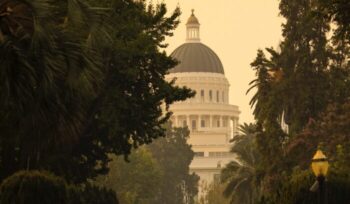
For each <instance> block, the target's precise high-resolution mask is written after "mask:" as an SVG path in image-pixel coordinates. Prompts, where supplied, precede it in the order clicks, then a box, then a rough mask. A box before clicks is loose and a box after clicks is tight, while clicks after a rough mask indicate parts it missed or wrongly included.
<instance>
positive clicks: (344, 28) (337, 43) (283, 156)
mask: <svg viewBox="0 0 350 204" xmlns="http://www.w3.org/2000/svg"><path fill="white" fill-rule="evenodd" d="M349 6H350V4H349V1H342V0H340V1H337V0H335V1H333V0H330V1H325V0H316V1H313V0H296V1H289V0H281V1H280V6H279V9H280V15H281V16H282V17H284V18H285V23H283V25H282V35H283V40H282V42H281V43H280V45H279V46H278V48H277V49H273V48H266V51H262V50H259V51H258V52H257V57H256V59H255V60H254V61H253V62H252V63H251V66H252V68H253V69H254V70H255V71H256V79H255V80H253V81H252V82H251V84H250V85H251V88H250V89H249V90H248V91H252V90H254V89H255V90H256V93H255V95H254V96H253V98H252V99H251V102H250V104H251V105H252V107H254V116H255V118H256V120H257V126H258V130H259V131H258V133H257V138H256V140H257V149H258V151H259V153H260V154H261V161H262V163H261V164H259V165H258V166H259V169H260V170H261V171H262V172H261V174H259V177H260V178H261V181H260V184H261V186H260V190H261V191H262V193H263V194H264V196H265V198H266V197H269V198H276V199H272V200H271V201H270V202H267V201H266V200H265V201H264V202H266V203H283V202H285V203H308V201H307V199H306V200H305V201H302V200H298V198H299V197H298V195H299V194H298V193H300V198H302V197H303V194H307V188H308V187H307V184H306V183H302V182H306V181H307V179H306V176H305V175H304V176H305V177H304V179H306V180H303V179H300V182H301V183H300V186H303V187H300V188H299V187H296V186H295V185H297V186H298V185H299V184H297V183H298V182H296V183H295V182H294V181H293V179H294V178H299V176H301V177H302V176H303V173H300V172H304V171H305V170H306V169H308V168H309V164H310V159H311V157H312V155H313V154H314V152H315V150H316V147H317V146H318V145H319V143H320V142H322V143H323V144H324V150H325V152H327V155H329V158H330V159H331V161H335V157H336V156H335V155H336V147H337V145H339V144H342V145H344V151H345V150H347V149H348V148H349V144H348V141H349V139H348V137H347V135H349V130H348V129H349V128H348V127H349V126H348V124H347V122H348V121H347V119H346V118H347V117H348V116H347V115H346V111H348V110H347V108H346V106H347V104H348V102H347V101H348V98H349V96H350V89H349V87H350V84H349V76H350V72H349V70H350V69H349V68H350V66H349V65H350V63H349V60H348V59H349V56H350V54H349V53H350V52H349V50H350V49H349V45H350V44H349V18H348V16H349V14H348V13H349V11H348V10H349ZM331 27H332V28H334V29H333V30H332V31H333V32H330V29H331ZM332 104H333V105H332ZM335 104H337V105H335ZM341 106H343V107H341ZM338 115H339V118H338V117H337V116H338ZM281 124H286V125H288V131H284V130H282V128H281V126H282V125H281ZM349 154H350V153H349V152H347V151H345V152H344V155H349ZM307 155H308V156H307ZM345 157H347V156H345ZM347 162H348V161H347ZM345 166H346V165H344V164H343V165H342V167H341V168H345ZM294 168H299V169H300V172H299V173H298V172H294V171H293V170H292V169H294ZM338 176H339V175H338ZM345 180H346V179H345ZM292 181H293V182H294V183H293V182H292ZM330 185H331V183H330ZM283 188H286V189H287V190H281V189H283ZM294 188H296V189H294ZM280 191H281V192H280ZM275 192H277V193H275ZM282 192H284V193H286V192H289V193H286V194H283V193H282ZM282 195H284V197H283V196H282ZM292 197H293V198H294V199H296V200H294V201H293V200H291V198H292ZM284 199H286V200H284ZM288 199H289V200H288ZM309 202H311V201H310V200H309ZM340 203H341V202H340Z"/></svg>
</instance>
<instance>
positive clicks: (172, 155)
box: [147, 124, 199, 204]
mask: <svg viewBox="0 0 350 204" xmlns="http://www.w3.org/2000/svg"><path fill="white" fill-rule="evenodd" d="M188 137H189V130H188V129H187V128H171V127H170V124H168V126H167V132H166V136H165V137H164V138H159V139H157V140H156V141H154V142H153V143H152V144H150V145H149V146H147V148H148V149H149V150H150V151H151V153H152V155H153V158H155V160H157V162H158V164H159V165H160V168H161V169H162V171H163V177H162V180H161V184H160V186H159V187H160V192H159V194H158V196H157V198H156V200H155V201H154V203H155V204H156V203H159V204H163V203H167V204H178V203H193V202H194V196H195V195H197V193H198V189H197V185H198V181H199V177H198V176H197V175H195V174H194V173H193V174H189V171H190V170H189V166H190V164H191V162H192V159H193V157H194V152H193V151H192V149H191V146H190V145H189V144H188V143H187V139H188Z"/></svg>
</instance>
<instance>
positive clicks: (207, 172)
mask: <svg viewBox="0 0 350 204" xmlns="http://www.w3.org/2000/svg"><path fill="white" fill-rule="evenodd" d="M186 26H187V39H186V42H185V43H184V44H182V45H181V46H179V47H178V48H176V49H175V50H174V52H173V53H172V54H171V56H172V57H173V58H174V59H176V60H178V61H179V64H178V65H177V66H176V67H174V68H173V69H172V70H170V74H168V75H167V76H166V79H167V80H172V79H174V78H176V84H177V85H179V86H186V87H189V88H191V89H193V90H195V91H196V96H195V97H194V98H191V99H188V100H186V101H183V102H178V103H175V104H173V105H171V107H170V110H171V111H173V113H174V114H173V116H172V118H171V121H172V123H173V126H175V127H185V126H187V127H188V128H189V129H190V138H189V141H188V142H189V143H190V144H191V145H192V149H193V151H194V152H195V157H194V159H193V161H192V163H191V165H190V170H191V172H195V173H196V174H197V175H198V176H200V186H201V185H203V184H210V183H211V182H213V181H214V180H216V179H218V177H219V175H220V171H221V169H222V168H223V167H224V166H225V165H226V164H227V163H228V162H229V161H232V160H234V158H235V157H234V156H233V155H232V154H231V153H230V147H231V144H230V139H231V138H232V135H233V134H234V133H236V132H238V120H239V114H240V111H239V108H238V106H235V105H231V104H230V103H229V86H230V85H229V82H228V80H227V79H226V77H225V74H224V69H223V66H222V63H221V61H220V59H219V57H218V56H217V55H216V54H215V53H214V52H213V51H212V50H211V49H210V48H209V47H207V46H206V45H204V44H203V43H201V42H200V38H199V37H200V36H199V34H200V33H199V27H200V24H199V22H198V19H197V18H196V17H195V16H194V14H193V12H192V15H191V16H190V18H189V19H188V21H187V24H186ZM200 190H201V188H200ZM200 195H201V193H200Z"/></svg>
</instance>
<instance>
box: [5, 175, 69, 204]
mask: <svg viewBox="0 0 350 204" xmlns="http://www.w3.org/2000/svg"><path fill="white" fill-rule="evenodd" d="M67 187H68V186H67V183H66V182H65V181H64V180H63V179H62V178H60V177H57V176H55V175H53V174H51V173H49V172H44V171H42V172H40V171H19V172H17V173H15V174H13V175H12V176H10V177H8V178H6V179H5V180H4V181H3V182H2V184H1V186H0V203H1V204H26V203H40V204H56V203H57V204H64V203H67V201H68V194H67Z"/></svg>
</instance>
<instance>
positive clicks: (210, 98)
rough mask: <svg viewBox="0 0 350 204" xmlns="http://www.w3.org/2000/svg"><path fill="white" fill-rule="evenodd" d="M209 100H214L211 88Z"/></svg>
mask: <svg viewBox="0 0 350 204" xmlns="http://www.w3.org/2000/svg"><path fill="white" fill-rule="evenodd" d="M209 100H210V101H212V100H213V92H212V91H211V90H209Z"/></svg>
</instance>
